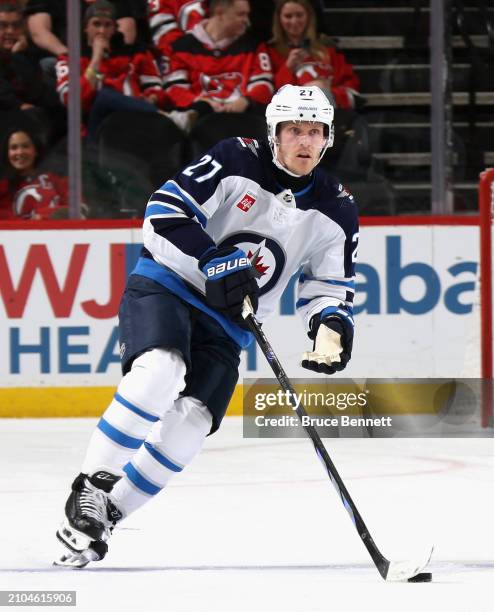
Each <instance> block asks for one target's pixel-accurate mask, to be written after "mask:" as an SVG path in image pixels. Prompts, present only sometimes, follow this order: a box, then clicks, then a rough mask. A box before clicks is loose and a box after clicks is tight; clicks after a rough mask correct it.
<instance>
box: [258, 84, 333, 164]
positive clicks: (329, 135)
mask: <svg viewBox="0 0 494 612" xmlns="http://www.w3.org/2000/svg"><path fill="white" fill-rule="evenodd" d="M333 118H334V108H333V106H332V105H331V103H330V102H329V100H328V98H327V97H326V95H325V94H324V93H323V91H322V90H321V89H320V88H319V87H315V86H312V87H299V86H298V85H283V87H282V88H281V89H279V90H278V91H277V92H276V93H275V94H274V96H273V98H272V99H271V102H270V103H269V104H268V106H267V108H266V123H267V126H268V141H269V146H270V147H271V152H272V154H273V161H274V163H275V165H276V166H277V167H278V168H281V169H282V170H284V171H285V172H288V174H291V175H292V176H298V175H297V174H294V173H293V172H290V171H289V170H288V169H287V168H285V167H284V166H282V165H281V164H280V162H279V161H278V154H277V145H278V142H277V129H278V125H279V124H280V123H282V122H284V121H312V122H320V123H323V124H324V125H325V126H327V130H326V128H325V130H324V135H325V137H326V143H325V145H324V147H323V148H322V149H321V153H320V155H319V160H318V162H317V163H319V162H320V161H321V159H322V156H323V155H324V153H325V152H326V149H327V148H328V147H332V146H333V142H334V127H333Z"/></svg>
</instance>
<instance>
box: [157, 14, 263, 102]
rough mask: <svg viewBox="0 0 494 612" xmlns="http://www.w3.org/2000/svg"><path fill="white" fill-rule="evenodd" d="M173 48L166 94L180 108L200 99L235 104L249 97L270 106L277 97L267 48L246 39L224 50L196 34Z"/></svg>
mask: <svg viewBox="0 0 494 612" xmlns="http://www.w3.org/2000/svg"><path fill="white" fill-rule="evenodd" d="M200 30H201V24H199V25H197V26H196V27H195V28H194V30H193V31H192V32H190V33H189V34H186V35H185V36H182V37H181V38H178V39H177V40H176V41H175V42H174V43H173V44H172V46H171V57H170V68H169V71H168V73H167V74H165V76H164V77H163V83H164V86H165V89H166V92H167V93H168V95H169V96H170V98H171V100H172V101H173V103H174V104H175V105H176V106H178V107H185V106H188V105H190V104H192V103H193V102H195V101H196V100H198V99H200V98H211V99H213V100H215V101H218V102H223V103H227V102H232V101H234V100H236V99H237V98H239V97H240V96H245V97H246V98H249V99H250V100H252V101H254V102H259V103H261V104H267V103H268V102H269V100H270V99H271V96H272V95H273V80H272V79H273V74H272V70H271V61H270V59H269V55H268V52H267V49H266V46H265V45H264V44H263V43H261V44H260V45H259V44H258V43H257V42H256V41H255V40H254V39H252V38H251V37H249V36H247V35H244V36H241V37H240V38H238V39H237V40H235V41H234V42H233V43H232V44H230V45H229V46H227V47H224V48H221V49H220V48H214V47H212V46H209V45H207V44H205V43H204V42H201V40H199V38H197V36H196V35H195V32H199V31H200Z"/></svg>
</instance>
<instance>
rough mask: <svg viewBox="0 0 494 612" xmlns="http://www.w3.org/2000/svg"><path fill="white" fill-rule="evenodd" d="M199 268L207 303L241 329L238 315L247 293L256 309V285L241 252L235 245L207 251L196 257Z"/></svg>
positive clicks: (240, 320)
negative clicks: (204, 286) (204, 283)
mask: <svg viewBox="0 0 494 612" xmlns="http://www.w3.org/2000/svg"><path fill="white" fill-rule="evenodd" d="M199 269H200V270H201V271H202V272H203V273H204V275H205V276H206V302H207V303H208V305H209V306H211V308H214V309H215V310H218V311H219V312H221V313H222V314H223V315H225V316H226V317H228V318H229V319H231V320H232V321H234V322H235V323H237V324H238V325H240V326H241V327H244V328H245V327H246V326H245V320H244V318H243V317H242V308H243V302H244V298H245V296H246V295H248V296H249V298H250V301H251V304H252V308H253V310H254V312H256V311H257V306H258V303H259V286H258V284H257V281H256V279H255V278H254V270H253V268H252V264H251V263H250V261H249V259H248V257H247V255H246V254H245V253H244V251H242V250H241V249H239V248H237V247H235V246H233V247H224V248H221V249H216V250H214V251H208V252H206V254H205V255H203V256H202V257H201V259H200V260H199Z"/></svg>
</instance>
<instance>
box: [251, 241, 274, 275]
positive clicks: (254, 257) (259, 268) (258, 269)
mask: <svg viewBox="0 0 494 612" xmlns="http://www.w3.org/2000/svg"><path fill="white" fill-rule="evenodd" d="M260 252H261V247H259V248H258V249H257V251H256V252H255V253H252V251H251V250H250V249H249V252H248V253H247V257H248V259H249V261H250V263H251V265H252V267H253V268H254V277H255V278H261V277H262V276H264V275H265V274H266V272H267V271H268V270H269V266H264V265H263V264H262V263H261V261H262V259H263V258H264V255H260Z"/></svg>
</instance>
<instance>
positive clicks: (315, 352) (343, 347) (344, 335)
mask: <svg viewBox="0 0 494 612" xmlns="http://www.w3.org/2000/svg"><path fill="white" fill-rule="evenodd" d="M308 335H309V338H311V340H314V347H313V349H312V351H307V352H305V353H304V354H303V355H302V367H303V368H305V369H306V370H312V371H313V372H319V373H321V374H334V373H335V372H338V371H340V370H344V369H345V367H346V364H347V363H348V362H349V361H350V357H351V355H352V345H353V325H351V324H350V323H346V322H343V320H342V319H341V318H340V317H338V316H336V315H329V316H327V317H323V319H322V320H321V316H320V315H316V316H314V317H312V319H311V322H310V332H309V334H308Z"/></svg>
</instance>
